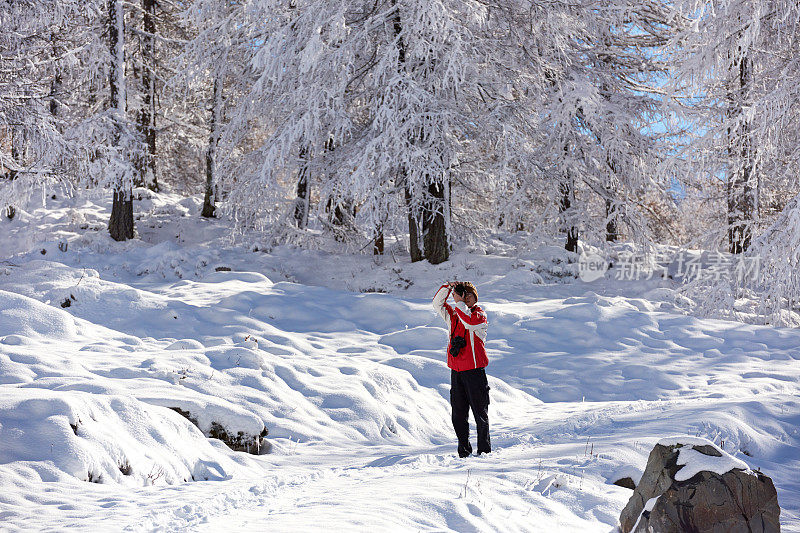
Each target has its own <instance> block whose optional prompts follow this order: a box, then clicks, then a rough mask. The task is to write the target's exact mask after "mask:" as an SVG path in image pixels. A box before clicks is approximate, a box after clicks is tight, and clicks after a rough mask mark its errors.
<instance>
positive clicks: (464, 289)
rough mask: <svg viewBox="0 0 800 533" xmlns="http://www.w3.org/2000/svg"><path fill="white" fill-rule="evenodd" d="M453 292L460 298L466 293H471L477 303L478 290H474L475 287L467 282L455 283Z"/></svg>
mask: <svg viewBox="0 0 800 533" xmlns="http://www.w3.org/2000/svg"><path fill="white" fill-rule="evenodd" d="M453 290H454V291H455V293H456V294H458V295H459V296H460V297H462V298H463V297H464V295H466V293H471V294H472V295H473V296H474V297H475V301H478V290H477V289H476V288H475V285H473V284H472V283H471V282H469V281H459V282H458V283H456V285H455V287H453Z"/></svg>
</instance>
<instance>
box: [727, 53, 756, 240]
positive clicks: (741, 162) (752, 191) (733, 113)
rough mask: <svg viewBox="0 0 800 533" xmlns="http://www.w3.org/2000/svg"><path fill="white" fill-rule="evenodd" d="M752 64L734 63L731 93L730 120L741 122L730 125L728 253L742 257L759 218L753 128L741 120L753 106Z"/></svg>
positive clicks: (743, 59)
mask: <svg viewBox="0 0 800 533" xmlns="http://www.w3.org/2000/svg"><path fill="white" fill-rule="evenodd" d="M751 69H752V64H751V61H750V59H749V58H748V57H746V56H743V57H742V58H741V59H739V60H738V61H736V62H735V63H734V76H733V81H732V85H733V89H732V90H731V91H730V93H729V94H728V119H729V120H731V121H733V120H737V119H739V120H741V124H740V125H739V128H738V129H734V127H733V124H731V125H729V126H728V168H729V173H728V182H727V191H726V192H727V200H728V202H727V203H728V205H727V207H728V251H730V253H732V254H741V253H744V252H746V251H747V249H748V248H749V247H750V242H751V240H752V238H753V226H754V223H755V220H756V218H757V216H758V183H757V176H756V175H755V172H754V169H753V166H754V162H753V159H754V154H753V149H752V145H751V139H750V125H749V124H748V123H747V122H745V121H744V119H741V117H742V114H743V111H744V108H745V107H746V106H747V105H749V101H748V100H749V99H748V91H749V87H750V84H751V82H752V80H751V77H752V71H751Z"/></svg>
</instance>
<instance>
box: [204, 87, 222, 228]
mask: <svg viewBox="0 0 800 533" xmlns="http://www.w3.org/2000/svg"><path fill="white" fill-rule="evenodd" d="M222 83H223V82H222V80H221V79H220V77H219V76H216V77H215V78H214V88H213V94H212V96H211V109H210V112H211V117H210V119H209V130H210V133H209V136H208V148H207V149H206V192H205V195H204V196H203V211H202V213H201V215H202V216H204V217H206V218H212V217H215V216H217V215H216V211H217V206H216V187H217V144H218V143H219V122H220V120H221V117H220V111H221V109H222Z"/></svg>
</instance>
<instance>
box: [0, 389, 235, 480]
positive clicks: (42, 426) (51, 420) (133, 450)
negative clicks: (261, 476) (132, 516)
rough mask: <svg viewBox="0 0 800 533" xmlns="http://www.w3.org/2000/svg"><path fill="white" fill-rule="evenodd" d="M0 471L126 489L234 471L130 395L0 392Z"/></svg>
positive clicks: (164, 414) (197, 437)
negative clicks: (122, 486) (23, 472)
mask: <svg viewBox="0 0 800 533" xmlns="http://www.w3.org/2000/svg"><path fill="white" fill-rule="evenodd" d="M0 420H2V425H0V441H2V442H3V446H2V447H0V472H2V471H3V470H6V471H11V472H13V471H16V472H17V473H20V470H26V469H27V470H32V471H34V472H36V473H37V474H38V476H39V477H40V478H41V479H42V481H65V480H66V479H68V478H77V479H79V480H82V481H90V482H95V483H119V484H123V485H127V486H144V485H153V484H165V483H166V484H174V483H181V482H185V481H189V480H222V479H226V478H228V477H230V476H231V475H232V472H233V471H235V470H236V469H237V468H238V466H237V465H236V463H234V462H233V461H231V459H229V458H228V457H227V454H226V452H225V451H224V450H223V449H222V448H224V445H222V444H221V443H218V444H215V443H214V442H213V441H209V440H208V439H206V437H205V436H204V435H203V434H202V433H200V431H199V430H198V429H197V428H196V427H194V426H193V425H192V424H191V423H190V422H189V421H187V420H186V419H184V418H183V417H181V416H180V415H179V414H177V413H174V412H172V411H170V410H168V409H163V408H160V407H156V406H151V405H146V404H144V403H142V402H140V401H138V400H136V399H134V398H132V397H130V396H122V395H97V394H89V393H84V392H78V391H54V390H48V389H37V388H12V389H2V390H0Z"/></svg>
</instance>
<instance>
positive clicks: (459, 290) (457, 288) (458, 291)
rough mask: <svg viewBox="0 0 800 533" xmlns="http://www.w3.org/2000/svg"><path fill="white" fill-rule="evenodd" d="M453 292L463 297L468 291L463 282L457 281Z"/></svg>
mask: <svg viewBox="0 0 800 533" xmlns="http://www.w3.org/2000/svg"><path fill="white" fill-rule="evenodd" d="M453 292H455V293H456V294H458V295H459V296H460V297H462V298H463V297H464V294H466V292H467V291H466V290H464V284H463V283H456V284H455V285H453Z"/></svg>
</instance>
